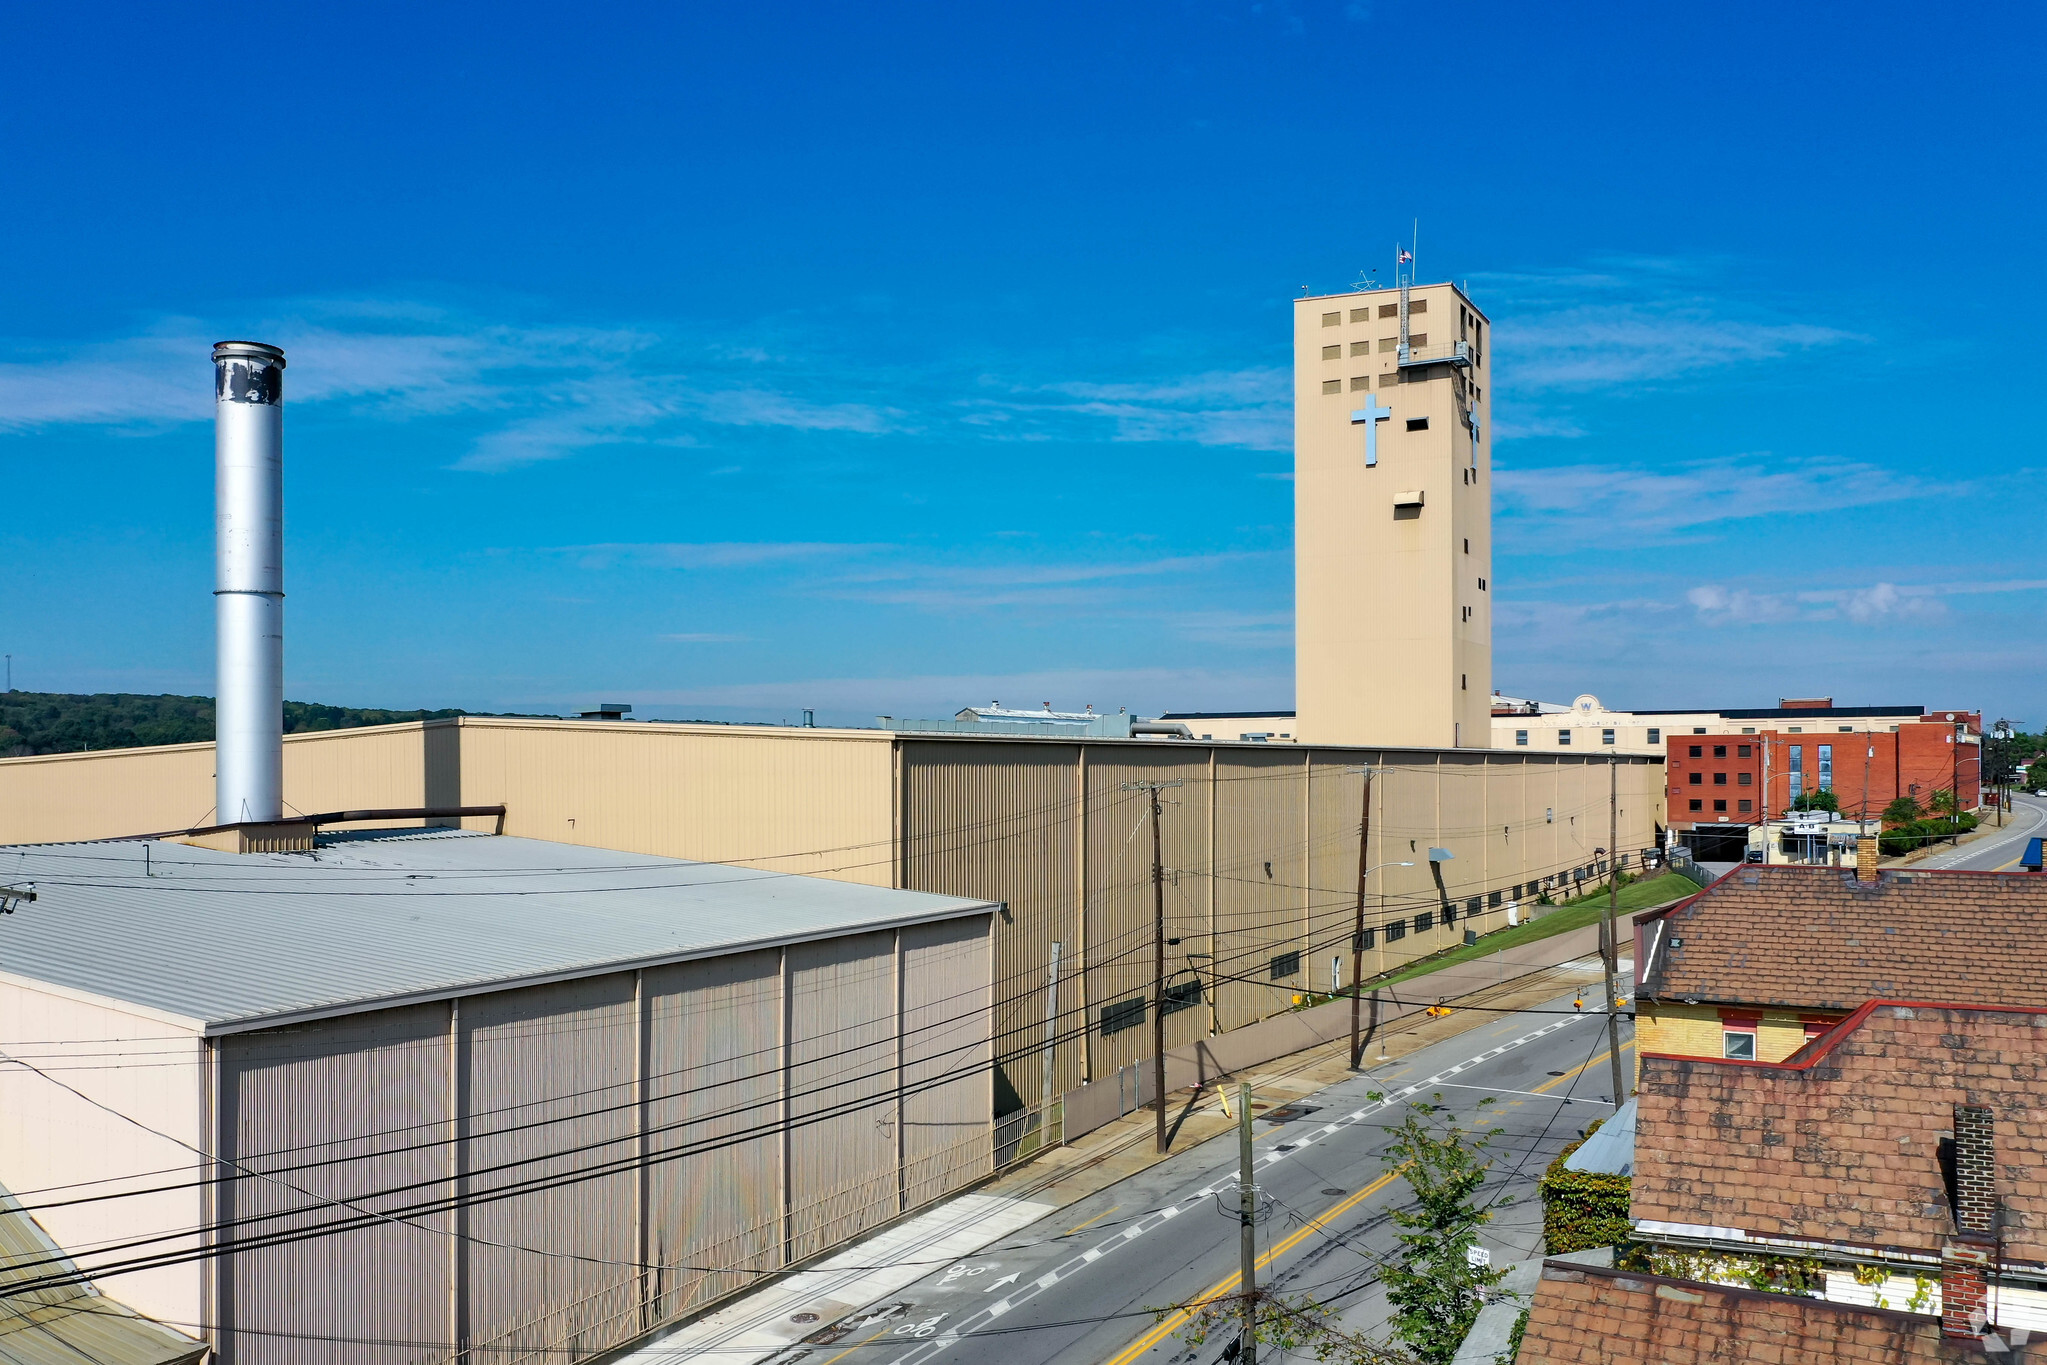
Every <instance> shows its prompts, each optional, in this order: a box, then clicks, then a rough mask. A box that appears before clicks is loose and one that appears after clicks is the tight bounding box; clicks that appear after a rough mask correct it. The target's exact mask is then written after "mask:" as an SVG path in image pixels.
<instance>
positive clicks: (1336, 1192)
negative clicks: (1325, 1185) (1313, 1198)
mask: <svg viewBox="0 0 2047 1365" xmlns="http://www.w3.org/2000/svg"><path fill="white" fill-rule="evenodd" d="M1322 1193H1324V1194H1326V1195H1328V1196H1330V1197H1331V1198H1332V1199H1333V1198H1335V1197H1336V1196H1337V1195H1339V1194H1349V1193H1350V1191H1349V1190H1338V1189H1328V1190H1324V1191H1322Z"/></svg>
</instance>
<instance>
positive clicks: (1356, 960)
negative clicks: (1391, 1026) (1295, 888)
mask: <svg viewBox="0 0 2047 1365" xmlns="http://www.w3.org/2000/svg"><path fill="white" fill-rule="evenodd" d="M1363 772H1364V774H1365V799H1364V806H1363V809H1362V810H1361V812H1360V813H1359V815H1358V917H1357V924H1356V926H1355V927H1354V928H1353V929H1352V930H1351V939H1350V1069H1351V1070H1352V1071H1356V1070H1357V1069H1358V1068H1359V1066H1360V1065H1361V1064H1362V1063H1363V1062H1364V1059H1365V1043H1364V1038H1363V1036H1362V1034H1361V1033H1360V1032H1359V1028H1358V1012H1359V1011H1360V1010H1362V1009H1363V1008H1364V998H1363V997H1364V994H1365V992H1364V988H1363V985H1362V983H1363V982H1364V979H1365V874H1366V873H1367V872H1369V871H1370V870H1371V863H1370V859H1371V843H1372V837H1371V836H1372V770H1371V769H1370V768H1369V767H1367V768H1365V769H1363Z"/></svg>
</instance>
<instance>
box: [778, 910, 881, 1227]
mask: <svg viewBox="0 0 2047 1365" xmlns="http://www.w3.org/2000/svg"><path fill="white" fill-rule="evenodd" d="M786 961H787V963H788V990H789V997H788V1003H787V1010H788V1015H787V1018H788V1024H787V1027H788V1038H789V1080H788V1084H789V1096H790V1098H789V1123H790V1131H789V1138H788V1150H789V1176H788V1181H789V1209H788V1212H789V1228H788V1247H789V1258H790V1259H791V1260H802V1259H803V1258H805V1257H807V1256H810V1255H813V1254H815V1253H816V1252H819V1251H822V1250H824V1249H825V1248H826V1247H829V1246H832V1245H834V1244H836V1243H838V1242H841V1241H844V1240H845V1239H846V1238H848V1237H850V1236H852V1235H853V1234H855V1233H857V1232H859V1231H861V1230H863V1229H865V1228H870V1227H874V1226H876V1225H877V1224H880V1223H884V1222H887V1221H888V1220H889V1219H890V1218H893V1217H894V1216H895V1211H896V1198H895V1196H896V1138H895V1123H896V1117H897V1116H896V1113H895V1105H894V1102H893V1101H894V1095H895V1087H896V974H895V935H894V934H893V933H879V934H859V935H852V936H848V937H846V938H839V939H831V940H828V941H825V942H819V943H803V944H795V945H792V946H791V947H790V948H789V949H787V956H786Z"/></svg>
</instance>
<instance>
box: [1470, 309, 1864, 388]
mask: <svg viewBox="0 0 2047 1365" xmlns="http://www.w3.org/2000/svg"><path fill="white" fill-rule="evenodd" d="M1853 339H1854V337H1853V336H1852V334H1851V333H1848V332H1843V331H1840V330H1838V329H1835V328H1831V327H1819V326H1815V325H1813V324H1811V323H1801V322H1776V323H1773V322H1764V321H1758V320H1755V319H1752V318H1730V317H1724V316H1717V315H1715V314H1714V313H1713V312H1711V311H1709V310H1707V309H1706V308H1703V307H1699V306H1686V305H1667V306H1664V307H1655V306H1650V305H1643V304H1632V303H1621V304H1611V305H1597V304H1593V305H1584V306H1580V307H1575V308H1566V309H1562V310H1560V311H1557V312H1554V313H1547V314H1542V315H1539V316H1535V317H1528V318H1521V319H1516V320H1514V321H1511V322H1503V323H1502V324H1501V325H1500V328H1499V336H1498V340H1497V341H1496V342H1495V345H1496V346H1497V347H1498V353H1499V355H1500V363H1501V365H1502V367H1503V369H1505V370H1507V371H1509V372H1510V379H1511V382H1512V383H1513V384H1515V385H1520V386H1527V387H1532V388H1594V387H1600V386H1605V385H1612V384H1630V383H1640V382H1643V381H1645V380H1664V379H1672V378H1675V377H1677V376H1679V375H1687V374H1694V373H1697V372H1699V371H1702V370H1713V369H1721V368H1725V367H1727V366H1730V365H1737V364H1742V363H1745V362H1752V361H1759V360H1778V359H1782V358H1783V357H1785V356H1788V355H1794V354H1797V353H1799V352H1802V351H1809V350H1813V349H1815V348H1818V347H1822V346H1834V345H1839V344H1840V343H1842V342H1846V341H1850V340H1853Z"/></svg>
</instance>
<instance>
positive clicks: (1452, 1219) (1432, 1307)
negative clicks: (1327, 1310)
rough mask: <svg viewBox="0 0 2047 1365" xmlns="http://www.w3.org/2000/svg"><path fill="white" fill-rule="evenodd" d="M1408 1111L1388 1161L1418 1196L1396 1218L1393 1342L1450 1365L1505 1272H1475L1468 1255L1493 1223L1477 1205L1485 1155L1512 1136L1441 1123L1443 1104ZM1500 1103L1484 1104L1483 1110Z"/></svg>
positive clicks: (1390, 1286) (1389, 1265)
mask: <svg viewBox="0 0 2047 1365" xmlns="http://www.w3.org/2000/svg"><path fill="white" fill-rule="evenodd" d="M1433 1098H1434V1101H1435V1102H1434V1103H1433V1104H1414V1105H1410V1106H1408V1115H1407V1118H1406V1120H1405V1121H1404V1122H1402V1123H1401V1125H1400V1126H1399V1127H1398V1128H1394V1129H1391V1130H1389V1131H1391V1133H1392V1135H1393V1141H1392V1143H1391V1144H1390V1145H1389V1146H1388V1147H1387V1149H1386V1157H1387V1160H1388V1161H1389V1162H1390V1163H1391V1164H1392V1165H1393V1168H1394V1170H1396V1171H1397V1172H1398V1173H1399V1174H1400V1176H1401V1177H1402V1178H1403V1179H1404V1180H1406V1181H1407V1185H1408V1188H1409V1189H1410V1190H1412V1191H1413V1192H1414V1202H1413V1203H1411V1204H1409V1205H1408V1206H1406V1207H1405V1208H1401V1209H1396V1210H1395V1211H1394V1213H1393V1221H1394V1223H1395V1224H1396V1225H1397V1226H1398V1227H1399V1228H1400V1229H1401V1232H1400V1252H1399V1254H1397V1255H1396V1256H1394V1257H1392V1258H1390V1259H1389V1260H1388V1261H1387V1262H1386V1265H1385V1267H1384V1269H1383V1270H1382V1271H1381V1278H1382V1280H1383V1282H1384V1284H1385V1285H1386V1297H1387V1299H1388V1300H1389V1301H1390V1302H1391V1303H1392V1304H1393V1308H1394V1312H1393V1321H1392V1324H1391V1326H1392V1328H1393V1335H1394V1336H1396V1337H1397V1338H1399V1339H1400V1340H1401V1341H1403V1342H1405V1343H1407V1345H1408V1347H1409V1348H1410V1349H1412V1350H1413V1351H1414V1353H1415V1354H1416V1355H1417V1356H1419V1357H1420V1358H1421V1359H1423V1360H1425V1361H1432V1362H1437V1365H1448V1362H1449V1361H1450V1359H1451V1358H1452V1357H1454V1356H1455V1355H1456V1354H1457V1348H1458V1347H1459V1346H1460V1345H1461V1344H1463V1341H1464V1337H1465V1334H1466V1333H1468V1332H1469V1331H1470V1330H1471V1323H1472V1319H1474V1318H1476V1317H1477V1316H1478V1310H1479V1309H1480V1308H1481V1307H1483V1306H1484V1304H1485V1291H1486V1290H1488V1289H1490V1288H1491V1287H1492V1286H1494V1285H1495V1284H1498V1283H1499V1282H1500V1278H1501V1276H1502V1275H1503V1274H1504V1272H1502V1271H1498V1270H1494V1269H1491V1268H1490V1267H1488V1266H1482V1265H1474V1264H1472V1262H1471V1259H1470V1258H1469V1257H1467V1256H1466V1254H1465V1253H1466V1252H1467V1251H1468V1250H1469V1249H1470V1248H1471V1247H1472V1246H1474V1245H1475V1244H1476V1237H1475V1234H1476V1233H1477V1231H1478V1229H1479V1228H1481V1227H1483V1226H1484V1225H1485V1224H1487V1223H1489V1222H1491V1221H1492V1212H1491V1210H1490V1209H1489V1208H1484V1207H1480V1206H1479V1205H1478V1204H1477V1203H1475V1202H1474V1196H1475V1195H1476V1194H1477V1192H1478V1188H1479V1185H1480V1184H1481V1183H1483V1182H1484V1180H1485V1173H1486V1171H1487V1169H1488V1168H1489V1167H1490V1166H1491V1165H1492V1163H1491V1161H1490V1160H1488V1159H1486V1157H1485V1150H1486V1148H1487V1147H1489V1146H1490V1145H1491V1143H1492V1140H1493V1139H1494V1138H1496V1137H1498V1136H1500V1135H1501V1134H1502V1133H1504V1132H1506V1129H1504V1128H1492V1129H1487V1130H1485V1131H1483V1132H1481V1131H1478V1130H1476V1129H1467V1128H1464V1127H1462V1126H1460V1125H1459V1124H1458V1123H1457V1122H1456V1121H1455V1120H1454V1119H1447V1118H1445V1119H1438V1118H1437V1114H1438V1113H1439V1112H1441V1110H1442V1100H1443V1097H1442V1096H1441V1095H1440V1094H1439V1095H1436V1096H1434V1097H1433ZM1491 1103H1492V1100H1491V1099H1485V1100H1481V1101H1479V1104H1480V1107H1481V1108H1483V1107H1485V1106H1486V1105H1490V1104H1491Z"/></svg>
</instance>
